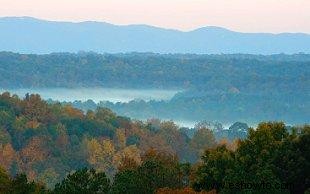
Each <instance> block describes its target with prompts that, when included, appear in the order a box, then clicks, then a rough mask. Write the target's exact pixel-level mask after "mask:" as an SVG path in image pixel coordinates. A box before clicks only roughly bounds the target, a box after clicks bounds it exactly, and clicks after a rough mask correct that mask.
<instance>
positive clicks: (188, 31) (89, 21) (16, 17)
mask: <svg viewBox="0 0 310 194" xmlns="http://www.w3.org/2000/svg"><path fill="white" fill-rule="evenodd" d="M9 18H14V19H32V20H38V21H45V22H55V23H72V24H83V23H91V22H93V23H99V24H108V25H113V26H118V27H130V26H146V27H151V28H157V29H163V30H170V31H178V32H183V33H190V32H195V31H198V30H202V29H207V28H213V29H220V30H226V31H230V32H235V33H242V34H272V35H281V34H303V35H310V33H309V32H279V33H274V32H241V31H235V30H232V29H230V28H227V27H222V26H214V25H210V26H208V25H205V26H200V27H197V28H194V29H192V30H180V29H176V28H168V27H161V26H156V25H150V24H144V23H132V24H115V23H112V22H106V21H99V20H82V21H70V20H53V19H44V18H38V17H33V16H26V15H25V16H0V20H1V19H9Z"/></svg>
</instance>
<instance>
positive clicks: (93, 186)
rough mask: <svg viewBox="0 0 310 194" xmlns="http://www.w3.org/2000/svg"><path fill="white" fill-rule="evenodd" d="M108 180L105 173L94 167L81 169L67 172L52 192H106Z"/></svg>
mask: <svg viewBox="0 0 310 194" xmlns="http://www.w3.org/2000/svg"><path fill="white" fill-rule="evenodd" d="M109 190H110V180H109V179H108V178H107V176H106V175H105V173H103V172H96V171H95V170H94V169H89V170H88V169H87V168H84V169H81V170H77V171H76V172H74V173H73V174H69V175H68V176H67V177H66V178H65V179H64V180H63V181H62V182H61V183H58V184H56V186H55V189H54V191H53V193H55V194H63V193H67V194H78V193H83V194H88V193H100V194H104V193H108V192H109Z"/></svg>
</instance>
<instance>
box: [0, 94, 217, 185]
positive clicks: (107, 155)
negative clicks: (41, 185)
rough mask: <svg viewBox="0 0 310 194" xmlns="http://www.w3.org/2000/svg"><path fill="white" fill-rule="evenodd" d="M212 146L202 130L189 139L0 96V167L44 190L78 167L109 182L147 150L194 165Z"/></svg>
mask: <svg viewBox="0 0 310 194" xmlns="http://www.w3.org/2000/svg"><path fill="white" fill-rule="evenodd" d="M216 143H217V142H216V140H215V137H214V135H213V133H212V131H211V130H209V129H208V128H206V127H205V125H201V126H200V127H199V128H197V131H196V132H195V133H194V134H193V137H191V138H190V137H189V136H188V135H187V131H186V130H180V128H179V127H178V126H177V125H175V124H174V123H173V122H171V121H169V122H161V121H160V120H156V119H151V120H149V121H148V122H141V121H132V120H130V119H129V118H126V117H121V116H117V115H116V114H115V113H113V112H112V111H111V110H109V109H106V108H98V109H96V110H95V111H88V112H87V113H84V112H83V111H81V110H79V109H76V108H73V107H72V106H69V105H61V104H59V103H58V104H57V103H56V104H48V103H47V102H46V101H43V100H42V99H41V98H40V96H39V95H34V94H32V95H26V97H25V98H24V99H20V98H19V97H17V96H16V95H13V96H11V95H10V94H9V93H7V92H6V93H3V94H1V95H0V165H1V166H2V167H3V168H4V169H5V170H7V171H8V173H9V174H10V175H12V176H14V175H16V174H18V173H25V174H26V175H27V177H28V178H29V179H30V180H36V181H42V182H45V183H47V186H48V187H49V188H50V187H53V185H55V184H56V183H57V182H59V181H60V180H62V179H63V178H64V177H65V176H66V175H67V173H69V172H71V171H73V170H76V169H81V168H84V167H87V168H95V169H97V170H100V171H104V172H105V173H106V174H107V175H108V176H109V177H112V176H113V175H115V173H116V172H117V171H118V168H119V166H121V165H122V164H123V163H124V162H125V161H126V159H128V158H129V159H130V160H132V161H134V162H136V163H137V164H140V163H141V162H142V156H143V155H144V154H145V153H146V152H147V151H148V150H150V149H155V150H157V151H158V152H163V153H167V154H171V155H175V156H177V157H178V158H179V160H180V161H182V162H191V163H194V162H196V161H197V160H198V159H199V156H200V154H201V153H202V152H203V150H204V149H205V148H211V147H213V146H215V145H216Z"/></svg>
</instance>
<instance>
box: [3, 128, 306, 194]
mask: <svg viewBox="0 0 310 194" xmlns="http://www.w3.org/2000/svg"><path fill="white" fill-rule="evenodd" d="M309 146H310V127H309V126H304V127H299V128H295V129H294V130H293V131H292V132H291V133H288V132H287V130H286V127H285V125H284V124H283V123H277V122H273V123H272V122H268V123H261V124H260V125H259V126H258V127H257V129H256V130H254V129H251V130H250V133H249V136H248V137H247V138H246V139H244V140H240V141H239V142H238V143H237V146H236V147H235V148H231V147H227V145H225V144H222V145H218V146H216V147H214V148H209V149H206V150H205V152H204V154H203V155H202V157H201V159H202V160H201V161H200V162H198V163H197V164H195V165H190V164H189V163H180V162H179V160H178V159H177V158H176V157H175V156H173V155H170V154H166V153H160V152H157V151H155V150H154V149H151V150H149V151H147V152H146V153H145V154H144V155H143V157H142V158H141V162H140V163H139V164H138V163H137V162H136V161H134V160H132V159H130V158H126V159H125V160H124V163H122V165H121V166H119V168H118V171H117V173H116V174H115V176H114V177H113V178H109V177H108V176H107V175H106V173H105V171H103V170H94V169H92V168H91V169H87V168H82V169H79V170H77V171H74V172H71V173H70V174H68V175H67V176H66V178H64V179H63V180H62V181H61V182H59V183H57V184H56V185H55V187H54V188H52V189H47V188H46V187H44V185H43V184H42V183H36V182H33V181H29V180H28V179H27V177H26V176H25V175H24V174H19V175H17V176H15V178H10V177H9V176H8V175H7V174H6V173H5V171H3V170H0V183H1V184H0V185H1V187H0V192H1V193H4V194H6V193H23V194H27V193H46V194H47V193H51V194H54V193H55V194H62V193H68V194H70V193H72V194H74V193H119V194H123V193H128V194H136V193H157V194H174V193H175V194H182V193H184V194H185V193H186V194H194V193H204V194H215V193H262V194H263V193H279V194H280V193H309V191H310V182H309V177H310V172H309V168H310V158H309V157H310V155H309V152H310V147H309Z"/></svg>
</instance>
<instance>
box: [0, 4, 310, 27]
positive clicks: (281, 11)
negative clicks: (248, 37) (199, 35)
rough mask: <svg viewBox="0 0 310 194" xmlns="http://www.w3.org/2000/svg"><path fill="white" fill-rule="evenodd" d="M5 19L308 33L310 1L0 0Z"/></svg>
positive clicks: (0, 11)
mask: <svg viewBox="0 0 310 194" xmlns="http://www.w3.org/2000/svg"><path fill="white" fill-rule="evenodd" d="M1 16H32V17H37V18H41V19H49V20H61V21H63V20H65V21H85V20H95V21H105V22H109V23H113V24H149V25H154V26H160V27H165V28H175V29H180V30H185V31H187V30H191V29H194V28H198V27H203V26H221V27H226V28H229V29H232V30H235V31H242V32H274V33H278V32H306V33H310V0H0V17H1Z"/></svg>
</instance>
